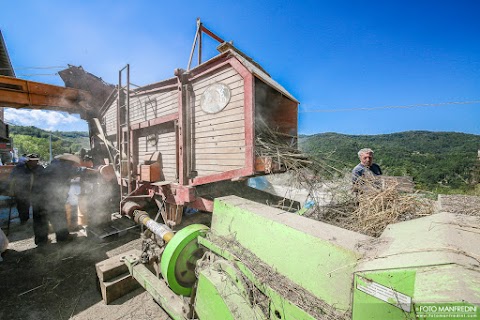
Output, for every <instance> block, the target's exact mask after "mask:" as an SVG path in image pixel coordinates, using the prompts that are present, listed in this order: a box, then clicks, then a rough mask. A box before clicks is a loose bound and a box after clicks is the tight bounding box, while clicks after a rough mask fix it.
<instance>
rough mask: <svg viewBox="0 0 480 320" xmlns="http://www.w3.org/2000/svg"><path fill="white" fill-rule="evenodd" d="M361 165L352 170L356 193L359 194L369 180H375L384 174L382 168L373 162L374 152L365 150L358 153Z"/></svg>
mask: <svg viewBox="0 0 480 320" xmlns="http://www.w3.org/2000/svg"><path fill="white" fill-rule="evenodd" d="M358 158H359V159H360V163H359V164H357V165H356V166H355V168H353V170H352V182H353V184H354V191H355V192H358V191H359V190H360V189H361V187H362V185H364V184H365V181H367V180H375V177H376V176H379V175H381V174H382V169H380V166H379V165H378V164H376V163H374V162H373V150H372V149H369V148H364V149H361V150H360V151H358Z"/></svg>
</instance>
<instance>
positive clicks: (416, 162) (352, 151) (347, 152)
mask: <svg viewBox="0 0 480 320" xmlns="http://www.w3.org/2000/svg"><path fill="white" fill-rule="evenodd" d="M299 140H300V148H301V149H302V150H303V151H304V152H306V153H309V154H311V155H313V156H314V157H317V158H320V159H323V160H327V161H329V163H330V164H331V165H332V166H334V167H336V168H337V169H341V170H346V169H352V168H353V167H354V166H355V165H356V164H357V163H358V162H359V161H358V157H357V152H358V150H360V149H362V148H371V149H373V150H374V151H375V162H376V163H378V164H379V165H380V166H381V167H382V170H383V172H384V174H387V175H395V176H401V175H405V176H412V177H413V178H414V180H415V182H416V184H417V187H419V188H422V189H427V190H432V191H438V190H441V191H442V192H445V191H448V189H450V190H452V189H455V190H462V191H468V190H471V189H473V188H474V187H475V184H476V183H478V175H479V168H480V165H479V162H480V161H479V160H477V152H478V150H479V149H480V135H473V134H466V133H456V132H428V131H408V132H399V133H392V134H382V135H371V136H367V135H344V134H338V133H322V134H315V135H311V136H301V137H300V139H299Z"/></svg>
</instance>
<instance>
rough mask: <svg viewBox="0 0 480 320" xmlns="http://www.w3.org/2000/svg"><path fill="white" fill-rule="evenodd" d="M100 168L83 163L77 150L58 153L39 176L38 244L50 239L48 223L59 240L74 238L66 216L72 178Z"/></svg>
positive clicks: (35, 226)
mask: <svg viewBox="0 0 480 320" xmlns="http://www.w3.org/2000/svg"><path fill="white" fill-rule="evenodd" d="M90 171H92V172H96V170H93V169H89V168H86V167H80V158H79V157H78V156H76V155H73V154H69V153H66V154H62V155H58V156H56V157H55V158H54V159H53V161H52V162H51V163H50V165H49V166H47V167H46V168H45V169H44V170H43V171H42V173H41V174H40V175H39V176H38V179H37V181H36V183H35V184H34V185H33V192H32V193H33V203H34V207H36V208H37V212H36V214H35V215H34V216H33V231H34V234H35V244H37V245H42V244H45V243H48V223H49V222H50V224H51V225H52V227H53V229H54V231H55V235H56V240H57V242H62V241H68V240H72V239H73V238H74V237H73V235H71V234H70V233H69V231H68V225H67V220H66V216H65V203H66V201H67V197H68V191H69V189H70V181H71V179H72V178H73V177H75V176H83V175H84V174H85V173H87V172H90Z"/></svg>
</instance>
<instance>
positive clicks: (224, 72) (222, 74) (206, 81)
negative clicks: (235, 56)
mask: <svg viewBox="0 0 480 320" xmlns="http://www.w3.org/2000/svg"><path fill="white" fill-rule="evenodd" d="M235 76H238V77H240V75H239V74H238V72H237V71H236V70H235V69H233V68H232V67H230V66H227V67H224V68H221V69H217V70H214V71H212V73H209V74H207V75H205V76H204V77H200V78H198V79H195V80H194V81H192V86H193V89H194V90H195V88H197V87H198V88H206V87H207V86H209V85H210V84H212V83H215V82H220V81H223V80H224V79H228V78H231V77H235ZM240 79H241V77H240Z"/></svg>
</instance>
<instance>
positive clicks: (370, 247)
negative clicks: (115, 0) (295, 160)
mask: <svg viewBox="0 0 480 320" xmlns="http://www.w3.org/2000/svg"><path fill="white" fill-rule="evenodd" d="M203 33H205V34H208V35H210V36H212V37H213V38H214V39H216V40H218V41H219V42H220V45H219V47H218V50H219V51H220V54H219V55H218V56H216V57H214V58H212V59H210V60H208V61H206V62H203V63H199V65H198V66H196V67H195V68H190V62H191V60H192V56H193V52H194V48H195V43H196V41H197V40H201V35H202V34H203ZM195 40H196V41H195V42H194V46H193V48H192V54H191V56H190V62H189V67H188V68H187V70H181V69H177V70H176V71H175V77H173V78H171V79H167V80H164V81H161V82H158V83H154V84H151V85H147V86H143V87H135V88H133V86H132V85H131V82H130V75H129V67H128V66H127V67H126V68H124V69H122V70H121V71H120V72H119V85H118V86H117V87H113V86H110V85H108V84H105V83H103V82H102V81H101V79H98V78H95V77H93V76H92V75H89V74H86V73H85V72H84V71H83V70H82V69H80V68H76V67H70V68H69V69H67V70H64V71H63V72H61V76H62V78H63V79H64V81H65V83H66V85H67V86H69V87H74V88H77V89H88V90H87V91H89V92H90V93H82V94H78V93H74V94H72V95H70V98H71V100H72V101H73V100H74V101H76V102H77V103H75V104H78V102H86V106H84V107H81V108H79V109H78V110H79V112H81V114H82V116H83V117H84V118H85V119H86V120H87V121H88V122H89V124H90V133H91V144H92V148H93V152H94V153H93V156H94V161H95V163H96V164H97V165H98V164H101V165H102V167H101V170H103V171H104V174H105V176H111V177H112V181H114V182H118V186H119V189H120V192H119V194H120V199H119V202H120V209H121V211H122V212H123V213H124V214H125V215H128V216H130V217H132V218H133V219H134V220H135V221H136V222H137V223H138V224H140V225H142V226H144V228H145V232H143V239H144V240H143V246H142V248H141V250H133V251H131V252H128V253H125V254H122V255H119V256H116V257H112V258H110V259H108V260H105V261H102V262H100V263H98V264H97V265H96V268H97V275H98V277H99V281H100V287H101V290H102V295H103V298H104V301H105V302H106V303H109V302H111V301H112V300H114V299H116V298H118V297H119V296H120V295H121V294H123V293H126V291H127V289H133V288H135V286H136V285H141V286H143V287H144V288H145V289H146V290H147V291H148V292H149V293H150V294H151V295H152V297H153V298H154V299H155V301H157V302H158V304H159V305H160V306H161V307H162V308H163V309H164V310H165V311H166V312H167V313H168V314H169V316H170V317H172V318H173V319H208V320H211V319H222V320H223V319H247V320H251V319H347V318H352V319H356V320H360V319H365V320H367V319H368V320H372V319H373V320H385V319H418V318H422V319H438V318H442V319H456V318H460V317H461V318H471V319H478V318H479V310H478V306H479V303H480V291H479V288H480V262H479V261H480V240H479V237H478V230H479V229H480V220H479V219H478V217H473V216H464V215H459V214H452V213H438V214H434V215H431V216H428V217H424V218H421V219H417V220H412V221H405V222H402V223H398V224H395V225H391V226H389V227H388V228H387V229H386V230H385V231H384V232H383V234H382V235H381V236H380V237H379V238H372V237H369V236H366V235H363V234H360V233H356V232H353V231H349V230H345V229H341V228H338V227H335V226H333V225H329V224H326V223H322V222H319V221H314V220H311V219H308V218H305V217H303V216H300V215H297V214H295V213H291V212H287V211H286V210H283V209H282V208H278V207H276V208H274V207H272V206H267V205H266V204H265V203H263V204H262V203H259V202H258V201H257V202H255V201H251V200H249V199H247V198H250V196H251V195H253V196H252V197H251V198H255V196H257V198H258V197H259V196H258V195H259V194H260V193H261V191H259V190H254V191H253V192H252V189H251V188H250V189H249V188H247V187H246V186H245V183H244V181H243V180H244V179H245V178H248V177H253V176H256V175H262V174H268V173H274V172H279V171H285V170H286V169H288V163H289V161H288V159H286V158H285V157H284V155H282V153H280V152H277V148H278V147H279V146H283V147H292V148H296V144H297V113H298V110H297V108H298V102H297V100H295V98H294V97H292V96H291V95H290V94H289V93H288V92H287V91H286V90H285V89H284V88H283V87H282V86H280V85H279V84H278V83H276V82H275V81H274V80H273V79H272V78H271V77H270V76H269V75H268V73H267V72H266V71H265V70H263V69H262V68H261V67H260V66H259V65H258V64H256V63H255V62H254V61H253V60H252V59H250V58H249V57H247V56H245V55H244V54H243V53H241V52H240V51H238V50H237V49H236V48H235V47H234V46H233V45H232V44H230V43H227V42H225V41H223V40H222V39H220V38H219V37H218V36H216V35H215V34H213V33H212V32H211V31H209V30H208V29H206V28H205V27H204V26H203V25H202V24H201V23H200V22H198V25H197V33H196V37H195ZM199 52H201V50H199ZM199 60H200V59H199ZM199 62H201V61H199ZM0 79H1V78H0ZM2 81H5V82H9V83H10V84H9V87H8V86H7V89H6V90H10V91H12V90H16V91H15V94H16V95H18V94H21V93H25V95H24V96H22V97H24V98H25V99H33V98H38V97H40V98H41V97H42V93H44V92H45V91H44V90H35V88H37V87H36V86H32V85H31V84H30V85H28V86H25V87H22V84H21V83H18V84H15V85H18V88H17V89H15V88H13V89H12V85H13V84H12V83H13V82H14V80H12V79H6V80H5V79H3V80H2ZM92 84H95V85H92ZM37 86H38V88H44V87H42V86H41V85H40V84H38V85H37ZM0 89H1V85H0ZM28 90H30V91H32V90H34V91H35V94H31V93H29V92H27V91H28ZM24 91H25V92H24ZM82 92H83V91H82ZM37 96H38V97H37ZM35 101H36V104H38V103H39V102H38V101H42V99H40V100H35ZM59 101H60V100H59V99H57V100H55V99H54V100H52V99H50V100H49V101H47V102H46V103H49V104H50V105H52V104H55V103H57V102H59ZM95 101H96V102H95ZM98 101H101V104H98ZM34 104H35V103H34V102H32V101H29V100H25V101H24V102H22V103H21V105H34ZM59 104H60V105H62V103H59ZM92 104H93V105H97V106H99V105H102V107H101V108H100V109H96V108H91V105H92ZM71 110H73V109H70V111H71ZM115 185H117V183H115ZM265 197H267V195H265V194H263V193H262V194H261V196H260V198H262V199H265ZM256 200H258V199H256ZM272 201H273V200H272ZM185 207H188V208H194V209H198V210H202V211H207V212H213V213H212V219H211V223H209V226H207V225H203V224H190V225H187V226H186V227H183V228H181V227H180V222H181V219H182V214H183V212H184V208H185ZM289 207H291V205H289ZM152 208H153V210H152ZM155 213H156V215H157V218H159V217H160V215H161V216H162V218H163V222H162V221H160V219H157V218H153V216H155ZM139 249H140V248H139Z"/></svg>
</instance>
